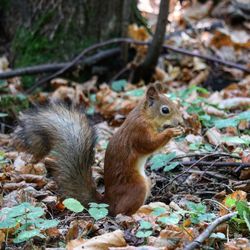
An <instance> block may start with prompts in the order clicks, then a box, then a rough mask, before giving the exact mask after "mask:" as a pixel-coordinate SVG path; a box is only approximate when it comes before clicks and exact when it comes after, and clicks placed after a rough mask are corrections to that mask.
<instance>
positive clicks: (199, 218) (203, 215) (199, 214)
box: [186, 201, 216, 224]
mask: <svg viewBox="0 0 250 250" xmlns="http://www.w3.org/2000/svg"><path fill="white" fill-rule="evenodd" d="M186 205H187V208H188V210H189V211H186V212H187V213H188V214H189V215H190V219H191V222H192V223H194V224H198V223H200V222H203V221H207V222H211V221H212V220H214V219H215V217H216V216H215V214H214V213H207V207H206V206H205V205H204V204H202V203H194V202H192V201H188V202H187V204H186Z"/></svg>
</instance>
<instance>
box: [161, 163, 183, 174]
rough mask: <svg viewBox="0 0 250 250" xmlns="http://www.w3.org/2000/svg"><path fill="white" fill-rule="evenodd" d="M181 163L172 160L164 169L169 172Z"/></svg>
mask: <svg viewBox="0 0 250 250" xmlns="http://www.w3.org/2000/svg"><path fill="white" fill-rule="evenodd" d="M179 164H180V163H179V162H172V163H169V164H167V166H165V168H164V169H163V170H164V171H165V172H168V171H170V170H173V169H174V168H176V167H177V166H178V165H179Z"/></svg>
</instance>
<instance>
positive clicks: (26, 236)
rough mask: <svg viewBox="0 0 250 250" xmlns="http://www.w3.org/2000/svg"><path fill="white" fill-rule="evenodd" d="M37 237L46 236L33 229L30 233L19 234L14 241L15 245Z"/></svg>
mask: <svg viewBox="0 0 250 250" xmlns="http://www.w3.org/2000/svg"><path fill="white" fill-rule="evenodd" d="M35 236H38V237H40V238H45V236H44V235H42V234H40V230H38V229H33V230H29V231H22V232H21V233H19V234H18V236H17V237H16V238H15V239H14V243H20V242H24V241H27V240H29V239H31V238H33V237H35Z"/></svg>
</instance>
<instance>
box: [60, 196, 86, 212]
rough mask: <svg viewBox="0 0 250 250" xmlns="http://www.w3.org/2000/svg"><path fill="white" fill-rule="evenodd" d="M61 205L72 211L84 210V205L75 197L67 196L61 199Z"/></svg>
mask: <svg viewBox="0 0 250 250" xmlns="http://www.w3.org/2000/svg"><path fill="white" fill-rule="evenodd" d="M63 205H64V206H65V207H66V208H67V209H68V210H70V211H72V212H74V213H80V212H82V211H83V210H84V206H83V205H82V204H81V203H80V202H79V201H78V200H76V199H73V198H68V199H65V200H64V201H63Z"/></svg>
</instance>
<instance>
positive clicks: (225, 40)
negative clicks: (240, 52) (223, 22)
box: [210, 29, 250, 50]
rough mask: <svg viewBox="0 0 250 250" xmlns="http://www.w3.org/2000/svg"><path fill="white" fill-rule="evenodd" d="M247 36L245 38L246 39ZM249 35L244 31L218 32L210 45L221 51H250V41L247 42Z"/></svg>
mask: <svg viewBox="0 0 250 250" xmlns="http://www.w3.org/2000/svg"><path fill="white" fill-rule="evenodd" d="M244 36H245V38H244ZM247 39H248V35H247V34H246V33H245V32H244V31H238V32H237V31H234V32H233V31H228V30H225V29H223V30H222V29H220V30H217V31H216V32H215V34H214V37H213V38H212V40H211V41H210V45H211V46H214V47H216V48H217V49H220V48H222V47H225V46H226V47H233V48H234V49H235V50H237V49H242V48H245V49H249V48H250V41H248V40H247Z"/></svg>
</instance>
